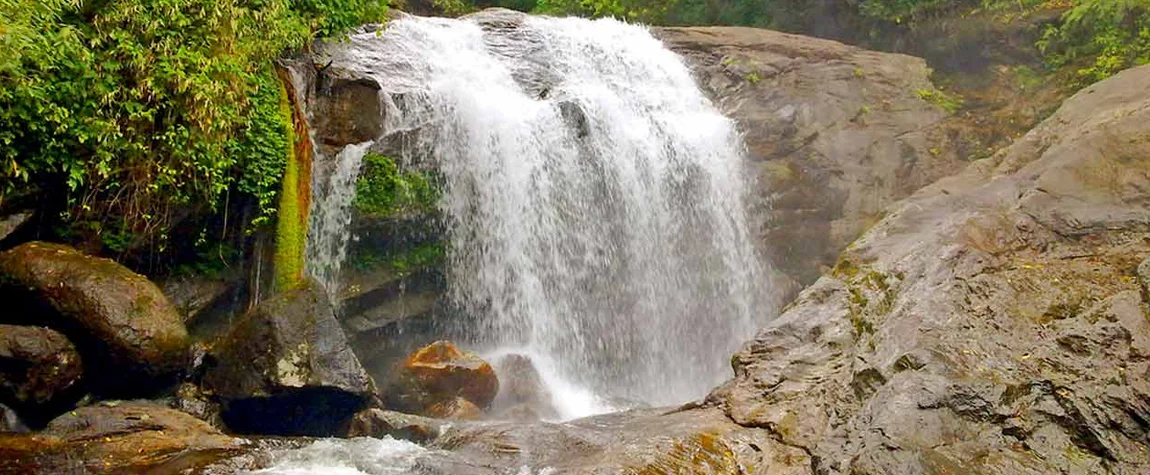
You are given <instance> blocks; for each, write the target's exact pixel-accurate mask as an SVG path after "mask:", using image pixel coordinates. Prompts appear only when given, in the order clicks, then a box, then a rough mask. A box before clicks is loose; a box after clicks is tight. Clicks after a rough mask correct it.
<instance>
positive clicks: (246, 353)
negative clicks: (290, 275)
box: [204, 283, 374, 435]
mask: <svg viewBox="0 0 1150 475" xmlns="http://www.w3.org/2000/svg"><path fill="white" fill-rule="evenodd" d="M318 289H319V287H318V286H317V285H316V284H314V283H309V284H307V285H305V286H303V287H301V288H299V289H296V290H291V291H287V292H283V293H281V294H278V295H275V296H273V297H272V298H270V299H268V300H265V301H264V302H262V303H260V305H259V306H257V307H256V308H255V309H253V310H252V311H251V312H249V313H248V314H247V315H245V316H243V317H242V318H241V319H240V320H239V321H237V322H236V324H235V325H234V326H233V327H232V329H231V330H230V331H229V332H228V334H227V335H226V336H225V337H224V338H223V339H221V340H220V341H219V342H218V343H217V344H216V345H215V348H214V350H213V352H212V357H213V358H214V359H215V364H214V366H211V367H208V368H207V369H206V374H205V376H204V382H205V384H206V385H207V386H208V387H209V388H211V390H212V391H213V392H214V394H215V396H217V397H218V398H220V399H221V400H222V401H223V403H224V408H223V414H222V415H223V419H224V422H225V423H226V424H227V425H228V427H229V428H230V429H232V430H235V431H238V432H255V433H265V434H282V435H331V434H333V433H336V432H337V431H338V430H339V428H340V427H341V426H342V425H343V424H344V423H345V422H346V421H347V419H349V418H350V417H351V416H352V415H353V414H355V413H356V412H357V411H359V410H360V409H361V408H362V407H363V406H364V404H365V403H366V401H367V399H368V398H369V397H370V396H371V394H372V392H373V391H374V384H373V383H372V381H371V378H369V377H368V376H367V374H366V373H365V372H364V370H363V367H362V366H360V364H359V360H358V359H356V357H355V354H353V353H352V350H351V347H350V346H349V345H348V343H347V338H346V337H345V336H344V334H343V330H342V329H341V328H340V326H339V322H338V321H337V320H336V319H335V315H334V313H333V310H332V307H331V304H330V303H329V302H328V300H327V297H326V295H325V294H324V292H322V291H320V290H318Z"/></svg>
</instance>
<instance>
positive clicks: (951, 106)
mask: <svg viewBox="0 0 1150 475" xmlns="http://www.w3.org/2000/svg"><path fill="white" fill-rule="evenodd" d="M915 94H917V95H918V97H919V99H922V100H924V101H926V102H929V103H931V104H934V105H936V106H939V107H941V108H943V109H946V111H947V112H948V113H951V114H954V113H955V112H958V111H959V109H962V106H963V104H965V101H963V99H962V97H959V96H957V95H952V94H947V93H945V92H943V91H940V90H937V89H919V90H917V91H915Z"/></svg>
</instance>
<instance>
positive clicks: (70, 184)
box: [0, 0, 385, 254]
mask: <svg viewBox="0 0 1150 475" xmlns="http://www.w3.org/2000/svg"><path fill="white" fill-rule="evenodd" d="M383 8H385V5H384V4H383V3H381V2H380V0H302V1H289V0H223V1H220V0H148V1H145V0H113V1H106V2H83V1H79V0H0V208H17V207H21V208H22V207H28V208H36V209H37V210H38V211H39V212H40V217H41V220H42V222H46V223H47V224H46V225H44V226H43V228H44V229H47V230H50V231H51V232H53V233H55V234H57V235H58V237H59V238H62V239H66V240H72V241H80V242H84V241H87V242H92V241H95V242H96V243H98V244H99V245H101V247H103V248H104V250H105V251H110V252H113V253H118V254H122V253H124V252H127V251H130V250H133V249H141V248H147V249H149V251H148V252H155V251H159V252H163V251H164V250H165V247H166V246H168V245H173V244H175V243H174V241H176V240H171V239H169V238H168V233H169V232H170V231H171V229H172V227H173V225H175V224H176V223H178V222H179V221H181V220H187V219H188V218H189V217H204V216H209V217H210V216H213V215H220V214H224V213H227V212H228V209H227V208H229V207H235V206H236V205H237V203H248V204H249V205H250V206H254V207H255V208H257V209H258V211H257V212H256V213H254V215H251V216H248V219H246V220H245V221H248V222H246V223H243V224H244V225H248V224H252V223H254V224H260V223H262V222H266V221H268V218H270V217H271V216H272V215H273V214H274V212H275V203H276V200H275V197H276V195H277V193H278V191H279V184H280V182H279V178H280V176H282V174H283V171H284V166H285V159H286V157H285V150H286V149H287V147H285V144H287V143H288V142H287V140H288V137H287V134H288V129H285V127H283V126H282V124H283V122H284V121H285V120H290V116H289V117H285V116H284V109H283V108H282V107H281V96H282V92H281V89H280V85H279V81H278V80H277V78H276V76H275V72H274V68H273V67H272V64H273V62H274V61H275V60H276V59H277V58H279V57H280V56H281V55H283V54H284V53H285V52H288V51H291V50H298V49H301V48H304V47H305V46H306V45H307V44H308V43H309V42H310V41H311V40H312V39H313V38H315V37H317V36H328V35H335V34H338V33H339V32H342V31H345V30H347V29H349V28H351V27H353V26H355V25H357V24H359V23H361V22H363V21H366V20H374V19H378V18H380V17H381V15H382V11H383ZM224 221H225V222H226V220H224ZM233 221H237V220H235V219H233ZM232 226H233V227H239V226H237V225H235V224H233V225H232ZM97 238H98V239H97ZM185 241H186V239H185Z"/></svg>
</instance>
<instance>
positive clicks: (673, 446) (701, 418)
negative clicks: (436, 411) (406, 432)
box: [426, 409, 813, 475]
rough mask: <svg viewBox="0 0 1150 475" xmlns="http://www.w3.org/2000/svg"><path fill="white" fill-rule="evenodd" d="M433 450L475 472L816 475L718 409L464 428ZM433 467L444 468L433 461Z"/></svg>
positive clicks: (804, 461)
mask: <svg viewBox="0 0 1150 475" xmlns="http://www.w3.org/2000/svg"><path fill="white" fill-rule="evenodd" d="M427 445H428V447H429V448H434V449H441V450H450V451H451V452H452V455H453V456H455V457H457V458H458V459H462V460H466V461H468V463H469V465H470V466H471V467H484V468H486V470H478V471H475V472H474V473H506V472H508V471H510V472H515V471H520V470H522V469H523V468H524V467H526V469H527V470H528V471H530V472H531V473H535V472H537V471H539V470H543V469H545V468H549V470H553V471H555V472H556V473H572V474H597V473H691V474H730V475H735V474H746V473H755V474H772V475H774V474H780V475H792V474H794V475H798V474H804V475H813V472H812V471H811V469H810V468H811V460H810V458H809V457H808V456H806V454H804V453H803V452H802V451H801V450H799V449H797V448H794V447H786V446H784V445H781V444H779V443H777V442H776V441H774V440H773V439H771V437H770V435H769V433H768V432H767V431H766V430H762V429H747V428H744V427H740V426H738V425H736V424H734V423H732V422H731V421H730V420H729V419H727V418H726V417H725V416H723V414H722V413H721V412H720V411H718V410H715V409H707V410H694V411H684V412H676V413H671V414H664V413H661V412H659V411H651V410H647V411H631V412H625V413H618V414H609V415H603V416H596V417H590V418H586V419H580V420H576V421H572V422H569V423H563V424H554V423H546V422H536V423H531V424H523V423H458V424H456V425H452V426H451V427H449V428H446V429H445V430H444V433H443V434H442V435H441V436H439V437H438V438H436V439H435V440H434V441H432V442H430V443H428V444H427ZM426 464H427V465H428V466H430V467H436V466H437V464H436V463H435V461H434V460H428V461H427V462H426ZM447 467H448V468H449V469H450V468H452V466H451V465H447ZM440 472H441V473H453V472H454V470H452V471H448V470H441V471H440ZM464 472H465V473H472V472H471V471H470V470H465V471H464Z"/></svg>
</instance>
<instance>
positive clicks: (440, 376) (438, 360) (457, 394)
mask: <svg viewBox="0 0 1150 475" xmlns="http://www.w3.org/2000/svg"><path fill="white" fill-rule="evenodd" d="M498 391H499V379H498V378H497V377H496V375H495V371H494V369H492V368H491V365H490V364H488V363H487V362H486V361H483V359H481V358H479V357H478V356H476V355H474V354H472V353H468V352H466V351H462V350H460V349H459V348H457V347H456V346H455V345H454V344H452V343H451V342H448V341H437V342H435V343H432V344H430V345H427V346H425V347H423V348H420V349H419V350H418V351H416V352H414V353H412V354H411V355H410V356H408V357H407V359H405V360H404V361H403V362H402V363H400V364H399V366H397V367H396V369H395V371H394V372H393V374H392V379H391V381H390V383H389V384H388V386H387V388H385V389H384V394H383V395H384V398H385V399H386V400H387V403H388V405H389V406H390V407H393V408H396V409H399V410H403V411H405V412H412V413H416V414H427V415H432V416H437V417H446V416H448V415H456V416H464V415H466V416H469V417H464V418H476V417H470V416H472V415H474V414H473V413H474V412H475V411H474V410H475V409H478V410H483V409H485V408H487V407H489V406H490V405H491V401H492V400H494V399H495V395H496V394H497V393H498ZM457 399H462V400H463V401H464V402H468V403H470V404H471V405H472V406H473V407H467V405H466V404H460V402H459V401H458V400H457ZM436 406H438V408H437V407H436Z"/></svg>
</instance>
